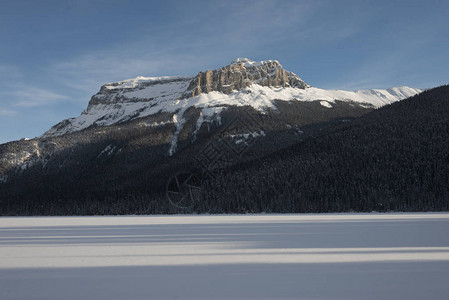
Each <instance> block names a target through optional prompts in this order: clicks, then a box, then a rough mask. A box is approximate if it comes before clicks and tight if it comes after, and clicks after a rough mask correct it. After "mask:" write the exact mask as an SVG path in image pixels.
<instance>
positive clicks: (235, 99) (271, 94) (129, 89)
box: [44, 59, 421, 153]
mask: <svg viewBox="0 0 449 300" xmlns="http://www.w3.org/2000/svg"><path fill="white" fill-rule="evenodd" d="M236 64H237V65H236ZM226 68H228V69H226ZM246 68H248V70H249V71H248V72H246ZM242 70H243V71H242ZM267 70H268V71H269V72H270V73H267ZM273 70H274V71H273ZM279 70H280V71H279ZM219 71H220V72H221V73H218V75H217V76H221V75H222V74H223V72H224V73H226V72H227V73H226V74H227V76H228V77H227V78H226V80H229V78H231V79H232V78H234V77H235V76H234V77H232V76H233V75H232V74H233V73H234V72H235V73H239V72H243V73H242V74H243V75H241V74H240V73H239V74H238V75H240V76H254V74H257V77H254V78H258V79H257V81H255V80H254V81H250V79H248V78H247V79H245V80H246V82H247V83H248V82H249V85H248V86H246V87H244V88H242V89H241V90H233V91H232V92H231V93H222V92H219V91H215V90H212V91H210V92H202V93H200V94H199V95H196V96H194V97H190V96H191V94H189V85H191V83H192V82H194V80H197V81H201V80H202V78H203V77H204V76H205V75H204V74H206V77H207V72H206V73H200V74H203V77H201V76H200V75H198V76H197V77H179V76H178V77H169V76H164V77H136V78H134V79H128V80H124V81H120V82H116V83H109V84H106V85H104V86H102V88H101V89H100V91H99V92H98V93H97V94H96V95H94V96H93V97H92V99H91V101H90V102H89V106H88V108H87V109H86V110H85V111H84V112H83V113H82V114H81V115H80V116H79V117H76V118H72V119H67V120H64V121H62V122H61V123H59V124H57V125H55V126H54V127H52V128H51V129H50V130H49V131H47V132H46V133H45V134H44V137H45V136H57V135H62V134H65V133H70V132H74V131H79V130H83V129H85V128H88V127H90V126H108V125H112V124H116V123H122V122H125V121H129V120H132V119H136V118H141V117H146V116H149V115H154V114H157V113H159V112H169V113H173V120H172V122H173V123H175V124H176V131H177V132H178V133H179V131H180V130H181V129H182V126H183V123H184V119H183V115H184V112H185V111H186V110H187V109H188V108H190V107H197V108H201V109H202V112H201V122H210V121H211V120H212V119H217V118H219V116H220V113H221V111H223V110H224V109H226V108H227V107H229V106H251V107H252V108H254V109H256V110H258V111H260V112H261V113H264V112H265V111H266V110H267V109H276V105H275V102H274V101H275V100H281V101H320V103H321V105H323V106H324V107H327V108H329V109H332V103H333V102H335V101H336V100H340V101H349V102H356V103H359V104H360V105H362V106H368V107H381V106H383V105H386V104H390V103H393V102H395V101H399V100H402V99H405V98H408V97H410V96H413V95H415V94H418V93H420V92H421V90H419V89H414V88H410V87H396V88H392V89H388V90H377V89H373V90H359V91H353V92H351V91H343V90H324V89H319V88H315V87H309V86H307V85H306V84H305V83H304V84H303V85H301V87H302V88H298V87H292V86H291V84H289V83H288V80H290V82H292V80H294V81H296V82H302V83H303V81H302V80H301V79H300V78H299V77H297V76H296V75H295V74H294V73H292V72H288V71H284V70H283V69H282V66H281V65H280V64H279V63H278V62H277V61H272V60H267V61H260V62H254V61H251V60H249V59H237V60H234V61H233V62H232V63H231V65H230V66H227V67H224V68H222V69H221V70H219ZM214 72H215V71H214ZM247 73H250V74H251V75H247ZM229 74H231V77H229ZM211 76H212V75H211ZM282 76H284V77H282ZM287 76H288V77H289V78H288V80H287V78H286V77H287ZM292 76H293V77H294V78H293V79H292ZM261 78H262V81H263V82H261ZM279 78H280V79H279ZM208 79H210V78H208ZM210 80H215V82H214V84H215V85H217V81H219V80H221V81H222V82H221V85H220V82H218V86H219V87H223V86H224V85H222V83H223V82H224V81H223V78H218V79H217V78H215V77H214V78H212V79H210ZM256 82H257V83H256ZM267 82H268V85H267ZM270 82H275V83H278V82H283V85H281V86H272V85H270ZM200 83H201V82H200ZM203 84H204V82H203ZM206 87H207V86H206ZM203 88H204V86H203ZM198 126H201V124H197V127H198ZM175 148H176V132H175V137H174V139H173V143H172V147H171V148H170V149H172V150H171V151H170V152H171V153H172V152H173V151H174V149H175Z"/></svg>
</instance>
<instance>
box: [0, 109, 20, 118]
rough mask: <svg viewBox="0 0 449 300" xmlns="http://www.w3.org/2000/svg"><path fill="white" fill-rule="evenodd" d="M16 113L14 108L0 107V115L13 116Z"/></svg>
mask: <svg viewBox="0 0 449 300" xmlns="http://www.w3.org/2000/svg"><path fill="white" fill-rule="evenodd" d="M17 114H18V112H17V111H15V110H11V109H7V108H1V107H0V116H7V117H14V116H16V115H17Z"/></svg>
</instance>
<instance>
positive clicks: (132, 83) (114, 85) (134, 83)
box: [104, 76, 192, 90]
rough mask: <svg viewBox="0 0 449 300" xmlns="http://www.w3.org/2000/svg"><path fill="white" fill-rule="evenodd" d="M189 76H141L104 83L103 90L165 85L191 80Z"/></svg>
mask: <svg viewBox="0 0 449 300" xmlns="http://www.w3.org/2000/svg"><path fill="white" fill-rule="evenodd" d="M191 78H192V77H191V76H160V77H143V76H137V77H135V78H131V79H126V80H122V81H118V82H110V83H106V84H105V85H104V87H105V88H107V89H109V90H115V89H132V88H136V87H139V86H141V85H142V84H145V83H156V82H161V83H165V82H168V81H175V80H184V79H186V80H187V79H191Z"/></svg>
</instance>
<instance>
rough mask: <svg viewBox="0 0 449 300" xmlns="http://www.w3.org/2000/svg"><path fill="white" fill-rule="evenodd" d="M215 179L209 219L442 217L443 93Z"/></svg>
mask: <svg viewBox="0 0 449 300" xmlns="http://www.w3.org/2000/svg"><path fill="white" fill-rule="evenodd" d="M214 178H215V179H214V180H210V181H208V182H207V186H206V187H205V188H204V190H205V191H206V195H207V196H206V197H204V198H203V201H205V202H206V203H201V204H200V205H201V207H202V209H208V210H209V211H211V212H340V211H373V210H376V211H391V210H396V211H437V210H448V209H449V86H447V85H446V86H441V87H438V88H435V89H432V90H428V91H425V92H423V93H421V94H420V95H417V96H414V97H411V98H409V99H406V100H404V101H401V102H397V103H393V104H391V105H389V106H385V107H383V108H380V109H378V110H376V111H374V112H372V113H369V114H367V115H365V116H362V117H360V118H359V119H356V120H355V121H353V122H351V123H349V124H344V125H340V126H337V127H335V128H332V129H330V130H329V131H327V132H323V133H320V134H318V135H316V136H314V137H311V138H309V139H308V140H307V141H305V142H303V143H299V144H297V145H295V146H293V147H290V148H288V149H286V150H283V151H279V152H277V153H276V154H275V155H273V156H270V157H267V158H265V159H263V160H260V161H257V162H254V163H252V164H250V165H246V166H241V167H239V168H236V169H234V170H229V171H227V172H224V173H223V174H222V175H221V176H216V177H214Z"/></svg>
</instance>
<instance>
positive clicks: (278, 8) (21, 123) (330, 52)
mask: <svg viewBox="0 0 449 300" xmlns="http://www.w3.org/2000/svg"><path fill="white" fill-rule="evenodd" d="M448 16H449V2H448V1H446V0H444V1H380V0H378V1H319V0H318V1H317V0H315V1H288V0H279V1H275V0H273V1H271V0H270V1H268V0H267V1H265V0H259V1H242V0H240V1H187V0H184V1H170V0H164V1H131V0H129V1H113V0H108V1H95V0H89V1H75V0H72V1H64V0H59V1H44V0H34V1H20V0H15V1H5V0H0V128H1V130H0V143H3V142H7V141H10V140H15V139H20V138H22V137H29V138H32V137H35V136H38V135H40V134H42V133H43V132H45V131H46V130H47V129H49V128H50V127H51V126H52V125H54V124H56V123H58V122H59V121H61V120H63V119H65V118H68V117H75V116H78V115H79V114H80V113H81V112H82V111H83V110H84V109H85V108H86V107H87V103H88V101H89V99H90V97H91V96H92V95H93V94H95V93H96V92H97V91H98V90H99V88H100V86H101V85H102V84H104V83H107V82H113V81H118V80H123V79H127V78H132V77H136V76H139V75H142V76H160V75H195V74H196V73H197V72H198V71H201V70H206V69H214V68H218V67H221V66H224V65H227V64H229V63H230V62H231V61H232V60H233V59H234V58H236V57H248V58H251V59H253V60H263V59H277V60H279V61H280V62H281V64H283V66H284V68H286V69H287V70H290V71H293V72H295V73H296V74H298V75H299V76H300V77H301V78H302V79H304V80H305V81H306V82H307V83H308V84H310V85H313V86H317V87H321V88H329V89H334V88H339V89H348V90H355V89H362V88H388V87H392V86H402V85H407V86H411V87H417V88H428V87H434V86H438V85H441V84H446V83H448V82H449V68H448V66H449V21H448V20H449V17H448Z"/></svg>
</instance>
